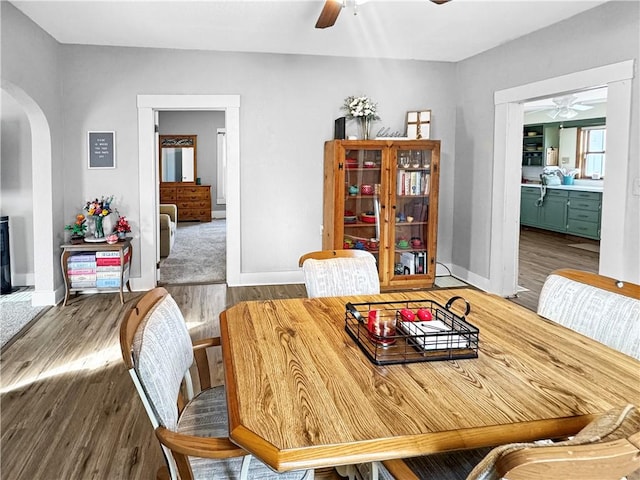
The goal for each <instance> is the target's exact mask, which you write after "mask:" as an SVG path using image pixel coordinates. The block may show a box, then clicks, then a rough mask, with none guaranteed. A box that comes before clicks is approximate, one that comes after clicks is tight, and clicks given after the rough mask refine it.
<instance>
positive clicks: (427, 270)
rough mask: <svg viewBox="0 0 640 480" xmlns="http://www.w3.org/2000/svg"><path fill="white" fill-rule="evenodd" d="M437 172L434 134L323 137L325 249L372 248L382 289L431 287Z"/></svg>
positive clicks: (434, 257) (323, 244)
mask: <svg viewBox="0 0 640 480" xmlns="http://www.w3.org/2000/svg"><path fill="white" fill-rule="evenodd" d="M439 173H440V141H439V140H332V141H328V142H326V143H325V149H324V212H323V217H324V222H323V223H324V228H323V241H322V247H323V249H325V250H331V249H340V248H360V249H364V250H368V251H370V252H371V253H372V254H373V255H375V257H376V258H377V261H378V273H379V276H380V287H381V288H382V289H383V290H390V289H400V288H412V287H413V288H415V287H431V286H432V285H433V282H434V280H435V270H436V240H437V229H438V182H439Z"/></svg>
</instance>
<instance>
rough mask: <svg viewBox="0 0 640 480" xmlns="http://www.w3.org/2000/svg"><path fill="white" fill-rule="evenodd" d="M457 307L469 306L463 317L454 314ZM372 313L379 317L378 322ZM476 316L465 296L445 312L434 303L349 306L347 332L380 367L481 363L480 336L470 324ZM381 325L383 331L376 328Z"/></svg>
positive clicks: (445, 307)
mask: <svg viewBox="0 0 640 480" xmlns="http://www.w3.org/2000/svg"><path fill="white" fill-rule="evenodd" d="M456 301H461V302H464V303H465V304H466V305H465V313H464V314H463V315H457V314H456V313H454V312H452V311H451V306H452V305H453V303H454V302H456ZM370 312H376V313H373V314H372V315H373V316H374V320H372V321H369V315H370ZM416 312H418V313H419V315H418V316H416ZM470 312H471V305H470V304H469V302H467V301H466V300H465V299H464V298H462V297H460V296H455V297H452V298H450V299H449V301H448V302H447V303H446V305H444V306H443V305H441V304H439V303H438V302H435V301H433V300H403V301H394V302H365V303H347V304H346V310H345V317H344V318H345V330H346V331H347V333H348V334H349V336H350V337H351V338H352V339H353V340H354V341H355V342H356V344H357V345H358V346H359V347H360V349H361V350H362V352H363V353H364V354H365V356H366V357H367V358H368V359H369V360H370V361H371V362H373V363H374V364H376V365H390V364H398V363H412V362H432V361H438V360H457V359H466V358H477V357H478V343H479V341H480V331H479V330H478V328H477V327H475V326H474V325H472V324H471V323H469V322H468V321H467V320H466V318H465V317H466V316H467V315H468V314H469V313H470ZM408 318H412V321H408V320H407V319H408ZM421 319H426V321H420V320H421ZM380 321H382V322H384V324H385V327H384V328H383V329H380V328H377V327H376V324H375V323H376V322H380Z"/></svg>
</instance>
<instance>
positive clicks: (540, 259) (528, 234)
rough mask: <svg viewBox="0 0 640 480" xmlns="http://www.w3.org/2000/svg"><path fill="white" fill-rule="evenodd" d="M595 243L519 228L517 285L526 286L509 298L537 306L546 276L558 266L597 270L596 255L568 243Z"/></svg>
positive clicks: (532, 306)
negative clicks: (516, 294) (524, 289)
mask: <svg viewBox="0 0 640 480" xmlns="http://www.w3.org/2000/svg"><path fill="white" fill-rule="evenodd" d="M578 243H582V244H588V245H599V244H600V242H597V241H595V240H589V239H585V238H578V237H572V236H568V235H564V234H560V233H554V232H549V231H546V230H538V229H535V228H522V229H521V230H520V249H519V256H520V259H519V262H518V269H519V272H518V285H519V286H521V287H524V288H526V289H527V291H523V292H520V293H518V296H517V297H516V298H512V299H511V300H512V301H513V302H514V303H517V304H518V305H522V306H523V307H526V308H528V309H530V310H533V311H536V310H537V308H538V298H539V297H540V291H541V290H542V284H543V283H544V280H545V279H546V278H547V276H548V275H549V274H550V273H551V272H552V271H554V270H557V269H559V268H577V269H579V270H585V271H587V272H594V273H598V262H599V259H600V254H599V253H595V252H590V251H587V250H581V249H578V248H575V247H569V245H572V244H578Z"/></svg>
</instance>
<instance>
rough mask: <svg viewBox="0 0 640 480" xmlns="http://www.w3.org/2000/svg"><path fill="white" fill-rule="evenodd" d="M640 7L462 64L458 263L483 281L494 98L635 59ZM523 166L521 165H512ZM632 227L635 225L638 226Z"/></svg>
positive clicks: (583, 17) (610, 8) (588, 15)
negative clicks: (509, 90)
mask: <svg viewBox="0 0 640 480" xmlns="http://www.w3.org/2000/svg"><path fill="white" fill-rule="evenodd" d="M639 7H640V4H639V3H638V2H609V3H606V4H604V5H603V6H601V7H598V8H595V9H593V10H589V11H587V12H585V13H583V14H580V15H577V16H575V17H573V18H571V19H568V20H565V21H563V22H560V23H558V24H556V25H552V26H550V27H548V28H545V29H543V30H539V31H537V32H535V33H532V34H530V35H527V36H525V37H522V38H519V39H516V40H514V41H512V42H509V43H507V44H505V45H502V46H500V47H497V48H495V49H492V50H490V51H488V52H484V53H482V54H480V55H477V56H475V57H473V58H470V59H467V60H465V61H462V62H459V63H458V64H457V78H458V82H457V109H456V110H457V118H456V148H455V149H456V165H455V189H456V196H455V204H454V206H453V210H452V212H453V232H452V238H453V239H454V244H453V245H454V247H453V252H452V258H453V262H454V263H455V264H456V265H458V266H460V267H462V268H464V269H466V270H469V271H471V272H473V273H475V274H477V275H479V276H481V277H487V276H488V274H489V271H488V268H489V241H490V233H491V231H490V223H491V189H492V172H493V135H494V131H493V128H494V92H495V91H497V90H501V89H505V88H510V87H514V86H518V85H524V84H528V83H531V82H535V81H537V80H542V79H546V78H551V77H556V76H560V75H563V74H567V73H571V72H576V71H581V70H586V69H589V68H594V67H598V66H602V65H608V64H611V63H615V62H620V61H623V60H629V59H636V72H637V68H638V67H637V61H638V58H639V56H640V52H639V41H638V38H639V33H640V21H639V18H640V12H639ZM638 91H639V88H638V76H637V73H636V76H635V78H634V79H633V94H632V104H631V115H632V125H631V127H632V128H631V145H630V150H629V153H630V157H629V158H630V163H629V167H630V171H629V173H630V176H629V182H628V184H627V185H626V186H625V187H626V188H627V190H628V192H629V193H628V196H629V206H630V209H629V211H628V212H627V215H628V223H629V224H633V223H635V225H636V231H635V232H629V235H630V237H629V238H636V239H637V238H638V233H637V223H638V220H637V219H638V217H639V213H638V197H633V196H632V195H631V179H633V178H638V177H639V176H640V174H639V172H638V164H639V163H640V162H638V158H639V157H638V155H639V148H638V144H639V131H640V129H639V128H638V127H639V125H638V109H639V107H638V106H639V104H640V102H639V101H638V100H639V99H638ZM514 161H518V162H519V160H518V159H514ZM633 219H635V220H633Z"/></svg>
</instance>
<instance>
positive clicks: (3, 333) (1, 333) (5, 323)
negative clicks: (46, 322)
mask: <svg viewBox="0 0 640 480" xmlns="http://www.w3.org/2000/svg"><path fill="white" fill-rule="evenodd" d="M32 291H33V289H32V288H28V287H19V288H17V289H16V291H15V292H13V293H11V294H9V295H2V296H1V297H0V318H1V319H2V321H1V322H0V344H1V345H0V346H4V345H5V344H6V343H7V342H9V340H11V339H12V338H13V337H14V336H15V335H16V333H18V332H19V331H20V330H21V329H22V328H23V327H24V326H25V325H27V324H28V323H29V322H30V321H31V320H33V319H34V318H35V317H36V315H38V313H40V312H41V311H42V310H44V309H45V308H46V307H33V306H31V293H32Z"/></svg>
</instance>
